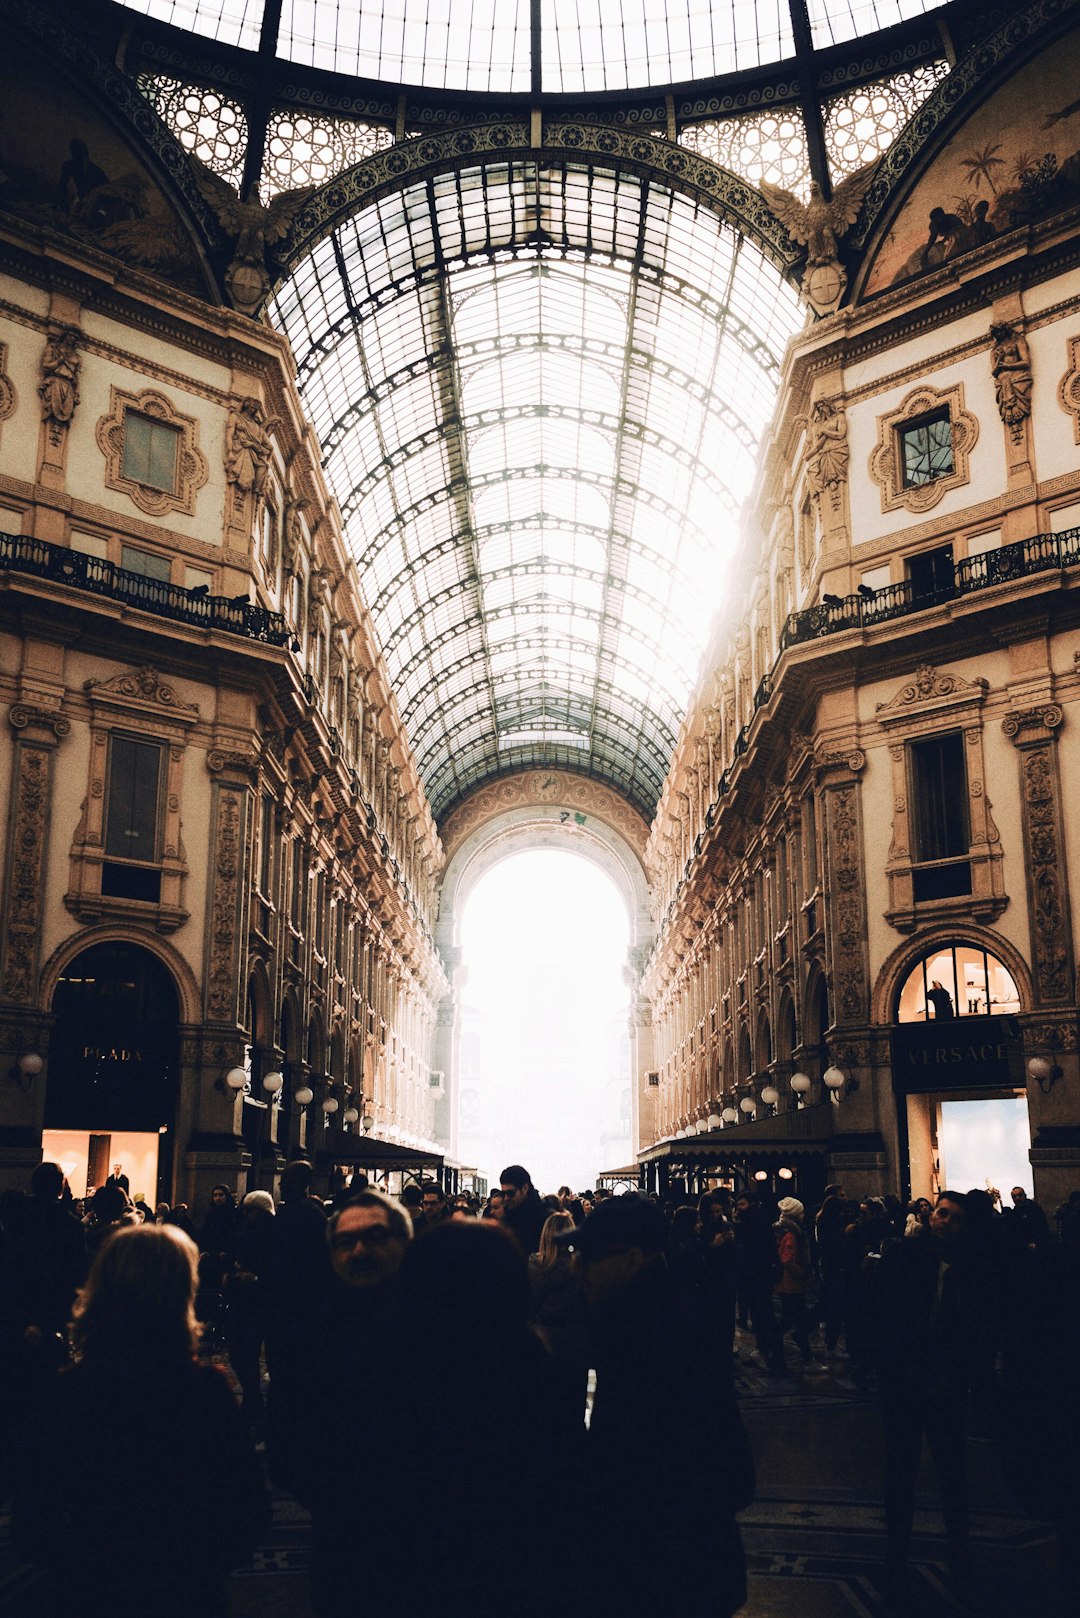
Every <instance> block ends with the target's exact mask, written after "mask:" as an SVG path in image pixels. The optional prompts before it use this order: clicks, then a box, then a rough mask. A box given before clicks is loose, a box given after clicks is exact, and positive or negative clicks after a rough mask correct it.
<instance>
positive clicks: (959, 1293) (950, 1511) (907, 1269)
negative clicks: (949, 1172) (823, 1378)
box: [875, 1191, 996, 1590]
mask: <svg viewBox="0 0 1080 1618" xmlns="http://www.w3.org/2000/svg"><path fill="white" fill-rule="evenodd" d="M875 1283H876V1286H875V1293H876V1304H877V1334H876V1335H877V1365H878V1377H879V1392H880V1398H881V1415H882V1422H883V1426H884V1433H885V1456H886V1476H885V1529H886V1538H887V1561H888V1568H889V1571H890V1574H891V1576H892V1579H893V1582H894V1584H895V1585H896V1586H897V1587H898V1589H900V1590H902V1588H903V1583H904V1579H905V1575H906V1565H907V1556H908V1547H909V1543H910V1539H911V1527H912V1516H913V1510H914V1497H915V1478H916V1475H917V1473H918V1470H919V1458H920V1455H921V1451H922V1440H923V1434H924V1433H925V1435H926V1439H927V1443H928V1445H929V1448H930V1454H931V1457H932V1459H933V1463H934V1469H935V1471H936V1473H937V1479H938V1485H939V1488H940V1492H941V1507H942V1516H943V1518H944V1522H945V1533H946V1537H947V1539H948V1546H949V1554H950V1558H951V1561H952V1565H953V1571H954V1574H955V1575H956V1576H957V1578H958V1579H959V1580H960V1581H961V1583H965V1582H966V1581H967V1580H968V1578H969V1576H970V1569H969V1567H968V1531H969V1526H968V1487H967V1476H966V1470H965V1465H964V1436H965V1426H966V1417H967V1409H968V1402H969V1397H970V1396H972V1395H974V1394H981V1393H982V1392H983V1391H984V1390H985V1388H986V1386H987V1383H988V1380H989V1375H990V1369H991V1367H992V1365H993V1359H994V1354H995V1352H996V1331H995V1325H994V1313H993V1308H992V1290H991V1283H990V1275H989V1273H988V1269H987V1265H986V1254H985V1251H984V1250H983V1249H982V1247H981V1245H980V1244H979V1243H978V1242H977V1241H976V1240H975V1239H974V1237H973V1235H972V1221H971V1219H970V1217H969V1212H968V1202H967V1198H966V1196H964V1195H962V1194H960V1193H957V1192H949V1191H944V1192H942V1193H941V1195H940V1196H939V1197H938V1199H937V1202H936V1204H935V1207H934V1211H933V1213H932V1214H931V1216H930V1225H929V1231H928V1233H927V1234H926V1235H916V1236H913V1237H911V1238H910V1239H909V1240H907V1241H899V1242H891V1243H888V1244H887V1245H886V1247H885V1250H884V1252H883V1254H882V1256H881V1259H880V1262H879V1263H878V1265H877V1267H876V1274H875Z"/></svg>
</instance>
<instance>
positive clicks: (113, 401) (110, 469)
mask: <svg viewBox="0 0 1080 1618" xmlns="http://www.w3.org/2000/svg"><path fill="white" fill-rule="evenodd" d="M129 410H131V411H135V412H137V413H138V414H139V415H142V416H150V417H151V418H152V419H153V420H155V421H160V422H161V423H162V424H163V425H164V426H166V427H173V428H175V429H176V430H177V431H178V432H179V434H180V443H179V446H178V450H177V456H176V487H175V488H174V489H172V490H169V489H155V488H153V487H152V486H151V485H150V484H148V483H139V482H137V481H136V480H135V479H134V478H129V477H125V476H124V470H123V468H124V428H125V423H126V419H127V413H128V411H129ZM96 437H97V442H98V448H99V449H100V450H101V453H102V454H103V455H104V457H105V487H106V488H107V489H116V490H118V491H119V493H120V494H126V495H127V496H128V497H129V498H130V499H131V500H132V501H134V503H135V505H137V506H138V508H139V510H140V511H145V512H146V514H147V516H149V517H164V516H167V515H168V513H169V512H170V511H179V512H182V513H183V514H184V516H186V517H193V516H194V515H195V496H196V495H197V493H198V491H199V490H200V489H201V488H202V486H203V484H204V483H205V482H206V481H207V479H208V477H209V476H210V468H209V465H208V464H207V460H206V456H205V455H204V454H203V453H202V451H201V450H200V448H199V423H198V421H197V420H196V419H195V417H194V416H185V415H183V414H182V413H181V412H180V411H179V410H177V409H176V408H175V406H174V405H173V403H172V401H171V400H170V399H167V398H166V396H165V395H164V394H163V393H158V391H157V389H156V388H144V389H143V390H142V392H141V393H128V392H127V390H126V389H125V388H117V387H111V388H110V389H109V414H108V415H107V416H102V418H101V420H100V421H99V422H98V424H97V428H96Z"/></svg>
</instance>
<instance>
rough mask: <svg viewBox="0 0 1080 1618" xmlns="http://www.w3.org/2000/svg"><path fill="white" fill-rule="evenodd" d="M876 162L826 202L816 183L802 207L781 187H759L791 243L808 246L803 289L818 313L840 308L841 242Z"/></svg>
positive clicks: (844, 282) (842, 283)
mask: <svg viewBox="0 0 1080 1618" xmlns="http://www.w3.org/2000/svg"><path fill="white" fill-rule="evenodd" d="M876 167H877V160H876V159H875V161H874V162H873V163H868V164H867V165H866V167H865V168H861V169H859V170H858V171H857V173H855V174H849V175H848V176H847V178H846V179H845V180H841V182H840V184H839V185H838V186H837V187H836V189H835V190H834V191H833V194H832V197H831V199H830V200H829V201H828V202H826V200H825V198H824V196H823V195H822V191H821V187H820V186H819V185H818V183H817V181H816V180H811V182H810V200H809V201H808V202H801V201H800V200H799V198H798V197H796V196H795V195H793V193H792V192H790V191H785V190H784V189H783V187H782V186H779V185H772V184H770V182H769V181H768V180H763V181H762V182H761V194H762V196H763V197H764V198H765V201H766V202H767V203H768V205H769V208H770V209H771V211H772V212H773V214H775V216H776V218H777V219H779V221H780V223H781V224H782V225H783V227H784V229H785V230H786V231H787V233H788V235H789V236H790V237H791V239H792V241H793V242H799V243H801V244H803V245H805V247H806V269H805V270H804V272H803V280H802V287H803V293H804V295H805V297H806V300H807V302H808V303H809V305H810V307H811V308H812V309H813V311H814V313H815V314H818V315H828V314H832V312H833V310H834V309H837V308H839V305H840V299H841V298H842V297H843V294H844V288H845V286H846V285H847V271H846V270H845V269H844V266H843V265H842V264H841V262H840V255H839V251H838V247H837V243H838V242H839V239H840V237H842V236H843V235H844V234H845V233H846V232H847V231H849V230H850V229H851V227H852V225H853V224H854V223H855V221H856V219H857V218H858V217H859V209H860V208H861V207H862V205H863V198H864V197H865V196H866V193H867V191H868V190H869V189H870V182H871V180H872V179H873V177H874V170H875V169H876Z"/></svg>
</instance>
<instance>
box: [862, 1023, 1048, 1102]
mask: <svg viewBox="0 0 1080 1618" xmlns="http://www.w3.org/2000/svg"><path fill="white" fill-rule="evenodd" d="M892 1072H893V1089H894V1090H895V1091H896V1093H897V1094H898V1095H929V1094H932V1093H934V1092H936V1091H940V1090H1016V1089H1019V1090H1022V1089H1023V1088H1024V1060H1023V1045H1022V1042H1021V1039H1020V1030H1019V1028H1018V1027H1017V1024H1016V1019H1015V1017H940V1018H937V1017H932V1018H931V1019H930V1021H929V1022H925V1023H901V1024H900V1025H899V1027H897V1028H894V1029H893V1036H892Z"/></svg>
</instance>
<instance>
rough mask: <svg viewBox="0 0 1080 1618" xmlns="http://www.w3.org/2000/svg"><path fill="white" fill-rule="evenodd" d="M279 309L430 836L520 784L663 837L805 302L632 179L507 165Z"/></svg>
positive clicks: (410, 211) (382, 211)
mask: <svg viewBox="0 0 1080 1618" xmlns="http://www.w3.org/2000/svg"><path fill="white" fill-rule="evenodd" d="M273 313H274V317H275V319H276V321H277V322H278V323H279V324H280V325H281V326H282V327H283V328H284V330H285V331H286V333H287V334H288V336H289V338H290V339H291V341H292V344H293V348H294V350H295V353H296V357H297V362H298V365H299V377H300V386H301V390H302V393H303V397H304V403H305V408H306V410H307V412H308V414H309V415H310V418H311V420H312V422H313V424H314V426H315V428H316V430H317V432H318V433H319V436H320V439H321V442H322V445H323V451H324V456H325V464H326V472H327V477H328V480H329V483H330V486H331V488H332V489H333V491H334V493H335V495H336V496H337V499H338V502H339V504H340V506H341V510H342V514H343V517H344V521H345V528H346V533H347V537H348V540H349V544H350V548H351V551H352V554H353V555H354V557H355V559H356V563H357V566H358V568H359V572H360V579H361V586H362V588H363V591H364V594H365V597H366V599H367V601H368V603H369V604H370V606H371V609H372V614H373V617H374V620H375V627H376V631H377V633H378V635H379V639H380V642H381V645H382V647H383V649H384V653H385V656H386V661H387V665H388V669H389V674H390V678H391V681H392V682H393V685H394V688H395V690H396V692H397V695H398V700H399V703H400V706H401V710H402V715H403V718H404V721H405V724H406V727H407V729H408V732H409V736H410V740H411V742H412V745H413V749H414V751H415V754H416V757H417V762H418V765H419V768H420V771H421V774H422V776H423V778H424V781H425V784H426V787H427V791H428V794H429V798H430V801H431V806H432V810H433V812H434V813H435V814H436V816H438V815H441V814H443V813H444V812H445V811H446V810H447V809H448V808H449V807H450V806H451V805H452V804H453V803H455V802H456V801H457V800H458V799H459V798H460V797H461V796H463V795H464V794H465V793H466V792H468V791H469V790H470V789H471V788H472V787H473V786H474V785H476V784H477V783H478V782H479V781H481V780H484V779H486V778H489V777H490V776H492V775H495V774H497V773H499V772H500V771H501V770H504V769H506V768H508V767H513V766H516V765H521V764H532V763H539V764H552V765H553V764H563V765H566V766H570V767H572V768H577V769H581V770H585V771H588V772H589V773H591V774H594V775H597V776H599V777H601V778H603V779H606V780H608V781H609V782H610V783H611V784H612V785H614V786H616V787H617V788H619V789H620V790H621V791H622V792H624V793H625V794H626V795H627V796H628V797H629V798H630V799H631V800H632V801H633V802H634V803H636V804H637V805H638V807H639V808H640V809H641V810H642V811H643V813H645V814H646V815H647V816H651V814H652V811H653V809H654V807H655V804H656V800H657V798H658V796H659V792H660V788H661V785H662V782H663V779H664V774H665V772H666V769H667V764H668V760H669V758H670V754H671V750H672V748H673V746H674V742H675V738H676V735H677V731H678V726H679V723H680V721H681V718H682V715H683V712H684V709H685V704H686V701H687V698H688V696H689V692H690V688H691V685H692V682H693V679H694V676H695V674H696V672H697V669H698V664H699V661H700V658H701V655H702V652H703V649H704V644H705V639H706V635H707V632H708V628H709V625H710V622H711V619H712V616H713V613H714V611H715V609H716V607H717V605H718V604H719V601H720V599H721V593H722V587H723V575H724V567H725V563H726V559H727V555H728V542H729V540H730V539H731V537H732V536H733V532H734V528H735V523H736V520H737V514H738V511H739V508H740V506H741V504H742V502H743V500H744V498H745V496H746V494H747V493H748V490H749V487H750V484H751V481H752V478H753V475H754V456H755V451H756V447H757V444H758V442H759V440H760V436H761V434H762V431H763V429H764V427H765V425H766V422H767V421H768V419H769V415H770V413H771V410H772V407H773V402H774V398H775V391H776V387H777V382H778V377H779V362H780V357H781V354H782V352H783V348H784V345H785V343H786V341H787V339H788V338H789V336H790V335H791V334H792V333H793V332H794V331H795V330H796V329H797V328H798V327H799V326H800V325H801V324H802V318H803V317H802V312H801V309H800V306H799V304H798V301H797V299H796V296H795V294H794V293H793V292H792V290H791V289H790V288H789V287H788V286H787V285H786V284H785V283H784V282H782V281H781V279H780V277H779V275H778V273H777V272H776V271H775V270H774V269H773V268H772V266H771V265H770V264H768V263H767V262H766V261H765V259H764V258H763V256H762V254H761V253H760V252H759V250H758V249H757V248H756V247H755V246H754V245H753V244H752V243H751V242H749V241H747V240H745V239H743V238H742V237H741V236H739V234H738V233H737V232H736V231H735V230H734V229H732V228H731V227H729V226H727V225H725V224H723V223H722V222H721V221H720V220H719V219H718V218H717V216H716V215H715V214H713V213H711V212H709V211H708V210H706V209H704V208H702V207H699V206H697V205H696V204H695V203H694V202H692V201H690V200H689V199H687V198H686V197H683V196H681V195H677V194H674V193H672V192H670V191H666V190H663V189H661V188H659V187H658V186H656V185H655V184H653V183H651V182H650V181H648V180H646V179H643V178H638V177H633V176H630V175H626V174H618V173H616V172H613V171H605V170H602V169H599V168H591V167H587V166H585V165H580V166H574V165H569V166H567V167H566V168H559V169H538V168H537V166H536V165H535V164H532V163H528V164H521V163H514V164H506V163H503V164H497V165H491V166H489V167H486V168H480V167H476V168H470V169H463V170H460V171H458V172H457V173H454V174H447V175H445V176H442V177H440V178H437V179H434V180H431V181H417V182H415V183H412V184H410V185H408V186H406V187H405V188H404V189H403V190H402V191H401V192H400V193H398V194H396V195H393V196H390V197H386V198H383V199H381V200H379V201H377V202H375V203H372V204H371V205H369V206H368V207H366V208H364V209H363V210H361V211H360V212H359V213H357V214H356V215H354V216H353V217H352V218H351V219H350V220H349V221H348V222H347V223H345V224H342V225H340V226H338V227H337V228H336V229H335V231H334V232H333V234H332V235H330V236H328V237H327V238H325V239H324V240H323V241H322V242H321V243H320V244H319V245H318V246H317V247H316V248H315V250H314V251H313V252H312V254H311V255H310V257H309V258H308V259H306V260H305V261H304V262H303V263H302V264H301V265H300V266H299V267H298V269H297V270H296V273H295V274H294V275H293V277H292V279H291V280H290V281H289V282H288V283H287V284H286V285H285V287H284V288H283V289H282V291H281V292H280V294H279V296H278V298H277V300H276V304H275V306H274V310H273Z"/></svg>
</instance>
